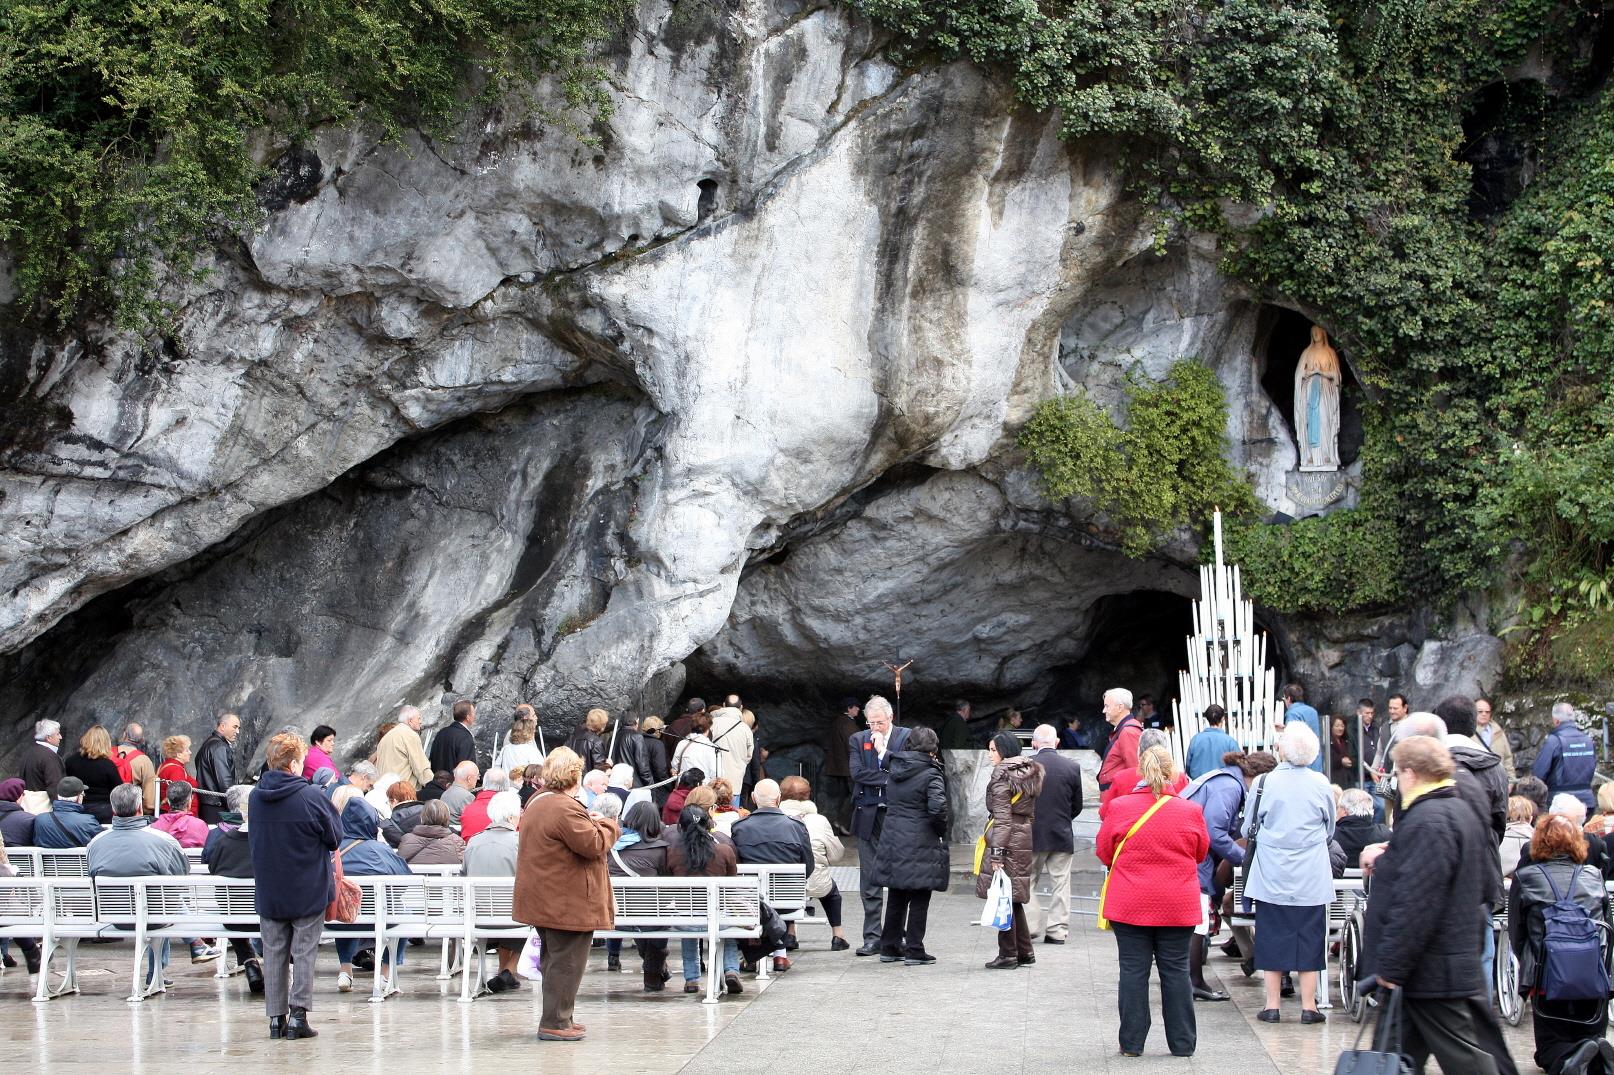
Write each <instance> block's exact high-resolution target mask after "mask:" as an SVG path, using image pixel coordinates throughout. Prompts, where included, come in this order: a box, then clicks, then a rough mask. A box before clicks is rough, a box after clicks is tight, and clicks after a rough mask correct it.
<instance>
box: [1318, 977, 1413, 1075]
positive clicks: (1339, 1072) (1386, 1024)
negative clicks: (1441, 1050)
mask: <svg viewBox="0 0 1614 1075" xmlns="http://www.w3.org/2000/svg"><path fill="white" fill-rule="evenodd" d="M1386 993H1388V994H1389V996H1388V997H1386V996H1385V994H1386ZM1365 1030H1367V1023H1366V1021H1364V1022H1363V1023H1362V1028H1361V1029H1360V1030H1358V1031H1357V1032H1356V1042H1355V1044H1353V1045H1352V1046H1351V1047H1350V1048H1349V1049H1346V1050H1345V1051H1344V1052H1343V1053H1341V1054H1340V1056H1339V1060H1338V1061H1336V1062H1335V1064H1334V1075H1402V1072H1404V1071H1407V1070H1410V1069H1409V1068H1408V1067H1407V1066H1404V1065H1403V1064H1402V1061H1401V990H1399V989H1383V990H1380V991H1379V1025H1378V1027H1377V1028H1376V1029H1375V1030H1374V1032H1373V1048H1372V1049H1363V1048H1359V1046H1360V1045H1361V1044H1362V1033H1363V1032H1364V1031H1365Z"/></svg>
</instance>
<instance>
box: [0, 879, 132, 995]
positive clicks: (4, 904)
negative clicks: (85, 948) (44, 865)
mask: <svg viewBox="0 0 1614 1075" xmlns="http://www.w3.org/2000/svg"><path fill="white" fill-rule="evenodd" d="M111 932H113V930H112V929H111V927H109V926H107V925H104V924H103V923H102V922H101V921H100V919H98V918H97V917H96V913H95V887H94V885H93V883H92V882H91V881H90V879H89V878H88V877H0V937H38V938H39V939H40V945H39V949H40V951H39V982H38V984H37V986H36V987H35V990H34V1002H35V1003H39V1004H42V1003H44V1002H45V1001H48V1000H52V999H54V998H56V997H59V996H63V995H66V994H68V993H77V992H78V942H79V941H81V940H83V939H85V938H87V937H100V936H104V935H106V934H108V933H111ZM58 953H65V954H66V956H67V969H66V971H65V972H63V975H62V980H61V982H60V984H58V985H56V986H54V987H53V986H52V985H51V984H50V981H51V964H52V963H53V962H54V961H55V959H56V956H57V954H58Z"/></svg>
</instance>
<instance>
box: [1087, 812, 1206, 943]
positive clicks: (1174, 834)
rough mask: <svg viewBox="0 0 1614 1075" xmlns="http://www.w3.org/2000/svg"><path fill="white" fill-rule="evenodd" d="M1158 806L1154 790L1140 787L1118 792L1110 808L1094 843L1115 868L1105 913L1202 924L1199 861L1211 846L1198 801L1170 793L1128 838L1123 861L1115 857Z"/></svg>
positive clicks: (1147, 921) (1149, 922)
mask: <svg viewBox="0 0 1614 1075" xmlns="http://www.w3.org/2000/svg"><path fill="white" fill-rule="evenodd" d="M1153 805H1154V795H1153V794H1152V793H1151V792H1149V791H1147V790H1145V791H1134V792H1130V793H1128V794H1125V795H1120V796H1118V797H1116V798H1115V799H1114V800H1113V801H1112V802H1111V803H1110V805H1109V807H1108V808H1107V809H1106V810H1105V811H1104V822H1103V824H1102V826H1100V828H1099V830H1098V845H1097V847H1095V848H1094V850H1095V851H1096V852H1097V854H1098V858H1099V861H1100V862H1102V863H1104V865H1106V866H1109V867H1111V873H1110V881H1109V889H1108V891H1107V892H1106V894H1105V898H1104V908H1103V910H1104V917H1105V918H1108V919H1110V920H1111V921H1112V922H1125V923H1127V924H1128V925H1133V926H1197V925H1199V921H1200V910H1199V860H1200V859H1202V858H1204V857H1205V854H1206V852H1208V851H1209V850H1210V833H1208V832H1207V831H1206V830H1205V814H1204V811H1202V810H1200V808H1199V806H1198V804H1196V803H1191V802H1188V801H1187V800H1184V799H1179V798H1177V796H1176V795H1175V794H1174V793H1172V792H1167V793H1166V795H1165V803H1164V804H1163V805H1162V806H1161V807H1160V809H1158V810H1156V811H1155V812H1154V814H1153V816H1151V817H1150V818H1149V820H1148V821H1145V822H1144V823H1143V827H1142V828H1140V829H1139V830H1138V831H1137V832H1136V833H1135V834H1134V835H1133V836H1132V838H1131V839H1130V840H1127V841H1126V846H1125V847H1123V848H1122V849H1121V856H1120V858H1119V860H1117V859H1116V857H1115V845H1116V844H1118V843H1120V842H1121V840H1122V838H1123V837H1125V836H1126V834H1127V831H1128V830H1130V829H1131V828H1132V823H1133V822H1135V821H1137V820H1138V818H1140V817H1142V816H1143V813H1144V811H1146V810H1148V809H1149V807H1151V806H1153Z"/></svg>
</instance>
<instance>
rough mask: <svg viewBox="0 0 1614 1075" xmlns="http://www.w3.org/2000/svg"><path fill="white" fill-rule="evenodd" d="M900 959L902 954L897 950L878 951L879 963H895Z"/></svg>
mask: <svg viewBox="0 0 1614 1075" xmlns="http://www.w3.org/2000/svg"><path fill="white" fill-rule="evenodd" d="M901 959H902V955H901V954H900V953H898V952H881V953H880V962H881V963H897V962H899V961H901Z"/></svg>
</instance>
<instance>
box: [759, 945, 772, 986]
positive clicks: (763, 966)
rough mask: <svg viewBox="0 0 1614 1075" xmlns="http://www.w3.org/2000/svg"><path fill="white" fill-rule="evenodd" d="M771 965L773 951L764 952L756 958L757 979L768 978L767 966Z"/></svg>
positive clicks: (764, 980)
mask: <svg viewBox="0 0 1614 1075" xmlns="http://www.w3.org/2000/svg"><path fill="white" fill-rule="evenodd" d="M772 965H773V953H772V952H764V953H763V954H762V956H761V957H760V958H759V959H758V960H757V981H759V982H766V981H767V980H768V968H769V967H770V966H772Z"/></svg>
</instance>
